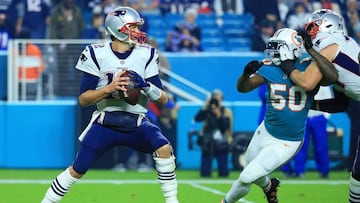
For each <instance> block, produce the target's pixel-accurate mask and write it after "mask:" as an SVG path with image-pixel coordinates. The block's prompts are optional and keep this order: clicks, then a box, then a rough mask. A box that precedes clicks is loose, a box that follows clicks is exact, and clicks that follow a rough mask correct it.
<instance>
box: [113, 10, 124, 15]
mask: <svg viewBox="0 0 360 203" xmlns="http://www.w3.org/2000/svg"><path fill="white" fill-rule="evenodd" d="M125 14H126V11H124V10H117V11H114V16H123V15H125Z"/></svg>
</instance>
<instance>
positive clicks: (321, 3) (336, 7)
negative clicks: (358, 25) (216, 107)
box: [311, 0, 341, 13]
mask: <svg viewBox="0 0 360 203" xmlns="http://www.w3.org/2000/svg"><path fill="white" fill-rule="evenodd" d="M311 5H312V8H313V11H316V10H319V9H330V10H332V11H334V12H336V13H341V3H340V2H339V0H313V1H312V3H311Z"/></svg>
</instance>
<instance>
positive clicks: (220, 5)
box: [214, 0, 244, 16]
mask: <svg viewBox="0 0 360 203" xmlns="http://www.w3.org/2000/svg"><path fill="white" fill-rule="evenodd" d="M214 10H215V13H216V15H217V16H222V15H223V14H224V13H227V14H243V12H244V6H243V0H214Z"/></svg>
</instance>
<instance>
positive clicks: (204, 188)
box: [190, 183, 254, 203]
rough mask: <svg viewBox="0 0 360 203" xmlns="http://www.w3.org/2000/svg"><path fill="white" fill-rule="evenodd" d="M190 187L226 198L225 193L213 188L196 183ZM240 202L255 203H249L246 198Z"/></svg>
mask: <svg viewBox="0 0 360 203" xmlns="http://www.w3.org/2000/svg"><path fill="white" fill-rule="evenodd" d="M190 185H191V186H192V187H194V188H197V189H200V190H203V191H206V192H211V193H213V194H216V195H220V196H223V197H224V196H225V195H226V194H225V193H224V192H221V191H219V190H215V189H213V188H210V187H205V186H203V185H199V184H195V183H192V184H191V183H190ZM238 202H243V203H254V202H251V201H248V200H246V199H245V198H241V199H240V200H239V201H238Z"/></svg>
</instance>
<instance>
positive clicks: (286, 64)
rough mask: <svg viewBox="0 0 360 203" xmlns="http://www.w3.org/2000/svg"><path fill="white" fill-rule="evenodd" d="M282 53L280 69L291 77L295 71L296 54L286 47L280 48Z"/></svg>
mask: <svg viewBox="0 0 360 203" xmlns="http://www.w3.org/2000/svg"><path fill="white" fill-rule="evenodd" d="M279 53H280V60H281V64H280V68H281V70H283V71H284V73H285V74H286V75H290V74H291V72H293V71H294V70H295V60H296V59H295V56H294V54H293V53H292V52H291V51H290V50H289V49H288V48H287V47H285V46H281V47H280V48H279Z"/></svg>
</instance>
